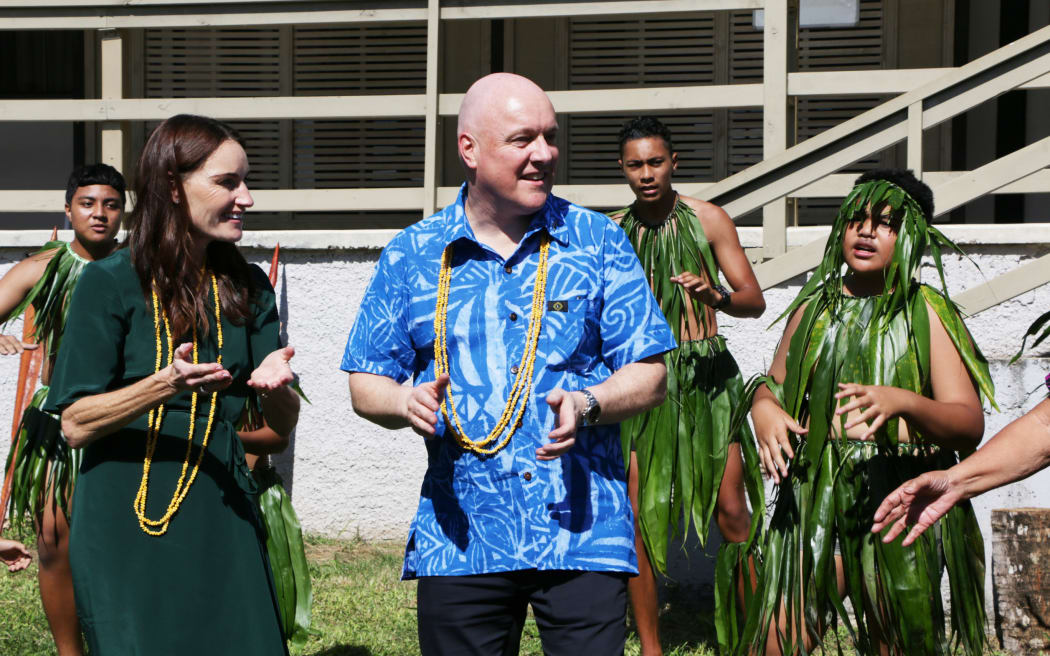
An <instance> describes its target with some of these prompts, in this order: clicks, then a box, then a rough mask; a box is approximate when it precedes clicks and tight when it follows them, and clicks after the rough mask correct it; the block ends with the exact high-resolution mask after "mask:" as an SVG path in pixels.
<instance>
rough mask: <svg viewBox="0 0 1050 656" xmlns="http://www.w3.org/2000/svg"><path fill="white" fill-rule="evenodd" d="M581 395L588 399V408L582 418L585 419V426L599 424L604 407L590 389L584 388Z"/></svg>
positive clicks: (584, 410)
mask: <svg viewBox="0 0 1050 656" xmlns="http://www.w3.org/2000/svg"><path fill="white" fill-rule="evenodd" d="M580 393H581V394H583V396H584V397H585V398H586V399H587V407H585V408H584V409H583V413H582V415H581V417H580V418H581V419H583V425H584V426H593V425H595V424H597V423H598V418H599V417H600V416H601V414H602V406H601V404H600V403H598V399H596V398H594V395H593V394H591V391H590V390H589V389H587V388H583V389H581V390H580Z"/></svg>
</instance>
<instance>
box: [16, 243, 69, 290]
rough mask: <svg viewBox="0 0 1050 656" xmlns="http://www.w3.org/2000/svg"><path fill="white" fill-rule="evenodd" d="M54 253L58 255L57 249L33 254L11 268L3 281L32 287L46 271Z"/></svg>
mask: <svg viewBox="0 0 1050 656" xmlns="http://www.w3.org/2000/svg"><path fill="white" fill-rule="evenodd" d="M56 253H58V249H57V248H54V249H51V250H48V251H43V252H41V253H33V254H32V255H30V256H29V257H27V258H26V259H24V260H22V261H21V262H19V263H18V264H16V265H14V266H13V267H11V270H10V271H8V272H7V275H5V276H4V279H5V280H7V279H10V280H11V281H12V282H22V283H28V286H29V287H32V286H33V285H35V284H36V281H37V280H40V277H41V276H43V275H44V270H45V269H47V265H48V263H49V262H50V261H51V260H52V258H54V257H55V254H56Z"/></svg>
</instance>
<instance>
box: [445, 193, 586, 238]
mask: <svg viewBox="0 0 1050 656" xmlns="http://www.w3.org/2000/svg"><path fill="white" fill-rule="evenodd" d="M466 200H467V183H465V182H464V183H463V185H462V186H461V187H460V188H459V194H458V195H457V196H456V202H454V203H452V204H451V205H449V206H448V207H446V208H445V209H443V210H442V211H441V212H442V214H444V215H445V217H444V218H445V243H446V244H451V243H452V242H454V241H457V240H459V239H469V240H470V241H472V242H474V243H478V240H477V237H475V236H474V230H473V228H471V227H470V221H468V220H467V212H466V207H465V205H464V203H465V202H466ZM568 210H569V203H568V202H566V201H565V200H563V199H561V198H558V197H557V196H555V195H554V194H548V195H547V202H546V203H544V204H543V207H542V208H541V209H540V211H538V212H536V214H535V215H534V216H533V217H532V221H531V222H530V223H529V227H528V229H527V230H526V231H525V235H524V237H523V238H522V240H523V241H524V240H525V239H528V238H529V237H530V236H532V235H533V233H536V232H538V231H539V230H540V229H545V230H546V231H547V233H548V234H549V235H550V236H551V238H552V239H554V240H555V241H557V242H558V243H560V244H561V245H562V246H567V245H568V243H569V227H568V225H566V223H565V217H566V215H567V214H568Z"/></svg>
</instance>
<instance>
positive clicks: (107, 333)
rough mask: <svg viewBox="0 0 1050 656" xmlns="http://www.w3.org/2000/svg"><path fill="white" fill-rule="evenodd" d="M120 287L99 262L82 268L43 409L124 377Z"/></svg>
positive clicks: (124, 314) (125, 322)
mask: <svg viewBox="0 0 1050 656" xmlns="http://www.w3.org/2000/svg"><path fill="white" fill-rule="evenodd" d="M120 289H121V286H120V285H119V284H117V281H116V280H115V279H114V277H113V274H112V273H111V272H110V271H108V270H106V269H103V268H102V266H101V265H100V264H99V263H95V262H93V263H91V264H88V265H87V266H86V267H84V272H83V273H82V274H81V276H80V280H79V282H78V283H77V286H76V289H75V290H74V291H73V298H72V300H71V301H70V302H69V310H68V312H67V314H66V321H65V331H64V334H63V337H62V345H61V347H60V348H59V351H58V357H57V358H56V360H55V367H54V369H53V370H52V372H51V390H50V392H49V393H48V397H47V402H46V403H45V404H44V410H46V411H47V412H52V413H55V414H58V413H61V412H62V410H64V409H66V408H67V407H68V406H70V405H71V404H73V402H75V401H77V400H78V399H81V398H83V397H85V396H93V395H95V394H102V393H103V392H108V391H110V390H112V389H114V387H115V386H116V384H117V383H118V382H119V381H121V380H122V379H123V373H124V356H123V354H124V342H125V340H126V339H127V334H128V319H127V312H126V310H125V306H124V303H123V301H122V299H121V292H120Z"/></svg>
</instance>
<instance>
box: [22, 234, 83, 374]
mask: <svg viewBox="0 0 1050 656" xmlns="http://www.w3.org/2000/svg"><path fill="white" fill-rule="evenodd" d="M49 251H57V252H56V253H55V254H54V256H53V257H52V258H51V260H50V261H49V262H48V263H47V267H45V269H44V275H42V276H40V280H38V281H37V282H36V284H35V285H33V288H32V289H30V290H29V293H28V294H26V296H25V298H23V299H22V302H21V303H19V304H18V306H16V307H15V309H14V310H12V311H11V313H10V314H9V315H8V316H6V317H3V318H2V321H3V322H4V324H5V325H6V324H7V323H8V322H10V321H13V320H15V319H17V318H18V317H20V316H22V313H23V312H25V310H26V308H27V307H29V305H30V304H32V306H33V307H34V308H35V309H36V316H35V317H34V320H33V321H34V324H35V326H36V330H35V332H34V338H35V339H36V341H37V342H38V343H40V344H45V345H46V347H47V349H48V356H49V357H54V356H55V355H56V354H57V353H58V346H59V343H60V342H61V339H62V330H63V329H64V328H65V325H66V313H67V311H68V309H69V299H70V298H71V297H72V295H73V290H74V288H76V285H77V280H79V279H80V273H81V271H83V269H84V266H85V265H86V264H87V260H85V259H83V258H82V257H80V256H78V255H77V254H76V253H74V252H73V251H72V249H71V248H70V246H69V244H67V243H66V242H64V241H49V242H48V243H46V244H44V247H43V248H41V249H40V250H39V251H37V253H36V256H40V255H43V254H45V253H47V252H49Z"/></svg>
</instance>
